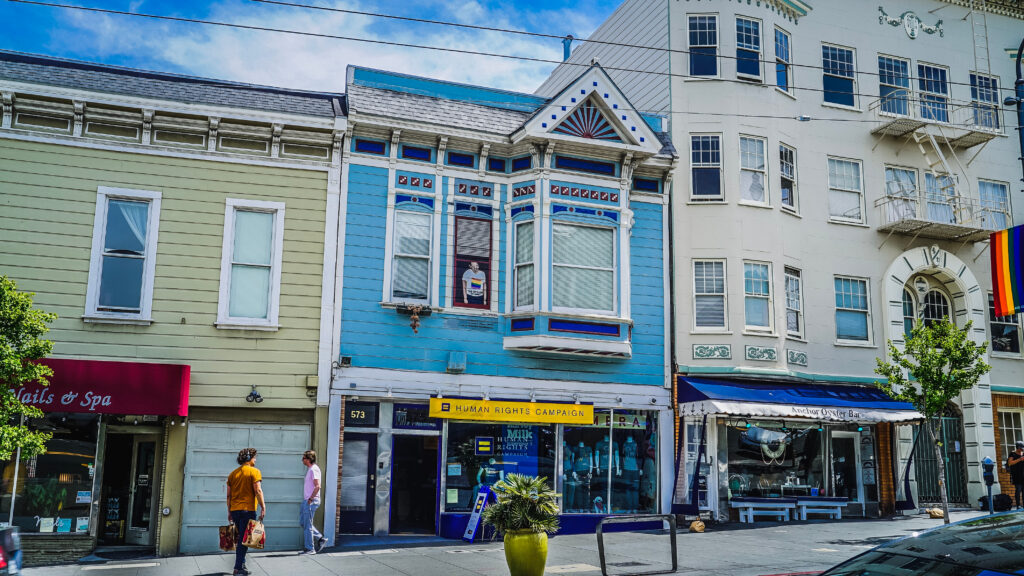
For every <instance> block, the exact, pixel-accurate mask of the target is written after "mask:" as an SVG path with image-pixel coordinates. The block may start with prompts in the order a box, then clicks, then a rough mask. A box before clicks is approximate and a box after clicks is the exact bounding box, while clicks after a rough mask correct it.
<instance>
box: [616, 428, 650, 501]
mask: <svg viewBox="0 0 1024 576" xmlns="http://www.w3.org/2000/svg"><path fill="white" fill-rule="evenodd" d="M657 430H658V415H657V413H655V412H645V411H641V410H615V411H614V413H613V414H612V441H613V443H615V444H618V445H619V449H620V450H621V451H622V453H621V461H622V476H621V477H618V476H617V477H616V478H617V479H618V481H617V482H616V481H614V480H613V481H612V486H611V489H612V493H611V512H612V513H626V514H632V513H653V512H656V511H657V508H658V432H657Z"/></svg>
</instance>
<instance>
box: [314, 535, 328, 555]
mask: <svg viewBox="0 0 1024 576" xmlns="http://www.w3.org/2000/svg"><path fill="white" fill-rule="evenodd" d="M324 544H327V538H324V537H323V536H321V537H319V538H317V540H316V545H315V546H314V549H315V550H316V551H317V552H319V551H321V550H323V549H324Z"/></svg>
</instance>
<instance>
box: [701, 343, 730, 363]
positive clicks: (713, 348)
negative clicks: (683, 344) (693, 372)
mask: <svg viewBox="0 0 1024 576" xmlns="http://www.w3.org/2000/svg"><path fill="white" fill-rule="evenodd" d="M693 359H694V360H730V359H732V346H730V345H729V344H694V345H693Z"/></svg>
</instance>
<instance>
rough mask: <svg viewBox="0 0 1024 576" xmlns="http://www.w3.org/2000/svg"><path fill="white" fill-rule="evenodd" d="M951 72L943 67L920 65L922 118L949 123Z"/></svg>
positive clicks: (918, 67)
mask: <svg viewBox="0 0 1024 576" xmlns="http://www.w3.org/2000/svg"><path fill="white" fill-rule="evenodd" d="M948 75H949V72H948V71H947V70H946V69H945V68H942V67H939V66H932V65H930V64H918V65H917V76H918V80H917V83H918V88H919V89H920V91H921V118H923V119H924V120H934V121H936V122H949V109H948V107H947V105H948V103H949V81H948Z"/></svg>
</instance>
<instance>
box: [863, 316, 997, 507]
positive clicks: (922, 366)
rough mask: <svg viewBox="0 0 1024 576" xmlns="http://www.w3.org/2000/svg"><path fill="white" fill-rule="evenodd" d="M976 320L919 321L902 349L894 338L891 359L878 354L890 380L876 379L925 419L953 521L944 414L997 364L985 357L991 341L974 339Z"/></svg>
mask: <svg viewBox="0 0 1024 576" xmlns="http://www.w3.org/2000/svg"><path fill="white" fill-rule="evenodd" d="M971 324H972V323H971V322H968V323H967V325H966V326H964V328H963V329H960V328H957V327H956V325H954V324H953V323H952V322H950V321H949V319H948V318H943V319H942V320H938V321H934V322H928V323H920V322H919V323H918V324H917V325H916V326H914V328H913V329H912V330H911V334H910V338H908V339H907V343H906V345H905V347H904V349H903V350H900V349H899V348H897V347H896V346H895V345H894V344H893V343H892V340H889V356H890V358H891V361H886V360H885V359H884V358H877V359H876V362H877V364H878V366H877V367H876V368H875V373H877V374H879V375H881V376H885V377H886V381H885V382H878V383H877V385H878V387H879V388H881V389H882V390H883V391H884V392H885V393H886V394H888V395H889V396H890V397H892V398H893V399H894V400H900V401H902V402H909V403H910V404H913V406H914V408H915V409H916V410H917V411H918V412H920V413H921V415H923V416H924V418H925V421H924V429H925V430H926V431H927V432H928V438H929V440H930V441H931V443H932V446H933V447H934V449H935V460H936V462H938V466H939V492H940V493H941V494H942V512H943V515H944V517H945V523H946V524H949V497H948V495H947V494H946V461H945V457H944V456H943V454H942V442H941V441H940V440H938V438H939V435H938V432H939V430H940V428H939V427H940V426H941V425H942V413H943V411H944V410H945V409H946V407H947V406H948V405H949V402H950V401H951V400H953V399H954V398H956V397H957V396H959V395H960V393H961V392H963V391H964V390H969V389H971V388H973V387H974V385H975V384H977V383H978V380H980V379H981V377H982V376H983V375H984V374H986V373H988V371H989V370H991V369H992V367H991V366H989V365H988V364H986V363H985V361H984V360H983V359H982V358H983V357H984V355H985V349H986V348H987V347H988V342H984V343H982V344H975V343H974V342H973V341H972V340H971V339H970V333H971ZM908 374H909V378H908Z"/></svg>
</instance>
